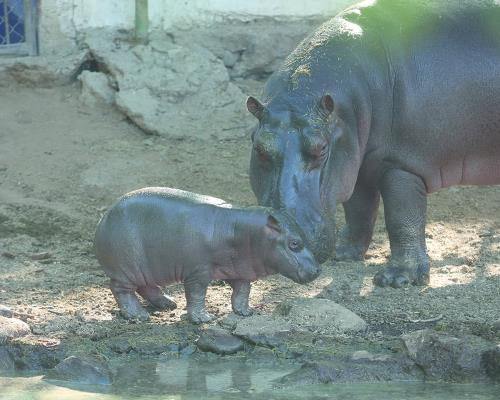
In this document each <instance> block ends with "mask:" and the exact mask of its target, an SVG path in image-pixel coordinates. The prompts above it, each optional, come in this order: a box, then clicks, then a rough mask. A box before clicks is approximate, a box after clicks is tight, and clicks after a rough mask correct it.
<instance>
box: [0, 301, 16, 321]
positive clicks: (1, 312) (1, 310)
mask: <svg viewBox="0 0 500 400" xmlns="http://www.w3.org/2000/svg"><path fill="white" fill-rule="evenodd" d="M0 316H2V317H6V318H12V317H13V316H14V313H13V312H12V310H11V309H10V308H9V307H7V306H4V305H3V304H0Z"/></svg>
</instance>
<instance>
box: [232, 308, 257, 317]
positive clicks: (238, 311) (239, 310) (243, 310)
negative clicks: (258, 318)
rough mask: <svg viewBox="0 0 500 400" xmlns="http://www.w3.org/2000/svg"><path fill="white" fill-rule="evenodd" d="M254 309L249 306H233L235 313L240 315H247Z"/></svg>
mask: <svg viewBox="0 0 500 400" xmlns="http://www.w3.org/2000/svg"><path fill="white" fill-rule="evenodd" d="M254 311H255V310H254V309H253V308H251V307H241V308H235V307H233V312H234V313H235V314H236V315H241V316H242V317H249V316H250V315H252V314H253V313H254Z"/></svg>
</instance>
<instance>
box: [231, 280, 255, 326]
mask: <svg viewBox="0 0 500 400" xmlns="http://www.w3.org/2000/svg"><path fill="white" fill-rule="evenodd" d="M227 282H228V283H229V284H230V285H231V287H232V288H233V294H232V295H231V305H232V306H233V311H234V313H235V314H238V315H242V316H244V317H247V316H249V315H252V314H253V310H252V309H251V308H250V307H249V306H248V296H250V288H251V283H250V282H249V281H242V280H238V279H235V280H228V281H227Z"/></svg>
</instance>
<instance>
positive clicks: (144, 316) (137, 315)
mask: <svg viewBox="0 0 500 400" xmlns="http://www.w3.org/2000/svg"><path fill="white" fill-rule="evenodd" d="M120 313H121V315H122V316H123V317H124V318H125V319H135V320H138V321H149V313H148V312H147V311H146V310H145V309H131V308H122V309H121V310H120Z"/></svg>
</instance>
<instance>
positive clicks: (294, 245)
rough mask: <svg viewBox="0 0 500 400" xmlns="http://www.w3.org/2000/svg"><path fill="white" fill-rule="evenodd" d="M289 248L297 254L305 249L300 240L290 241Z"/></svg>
mask: <svg viewBox="0 0 500 400" xmlns="http://www.w3.org/2000/svg"><path fill="white" fill-rule="evenodd" d="M288 248H289V249H290V250H292V251H293V252H295V253H297V252H299V251H301V250H302V249H303V248H304V245H303V244H302V242H301V241H300V240H299V239H290V240H289V241H288Z"/></svg>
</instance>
